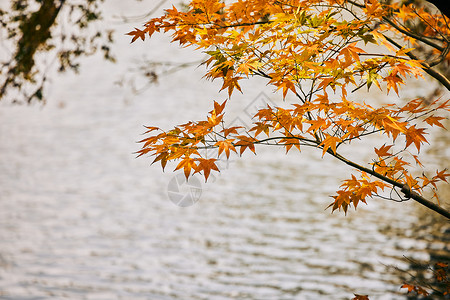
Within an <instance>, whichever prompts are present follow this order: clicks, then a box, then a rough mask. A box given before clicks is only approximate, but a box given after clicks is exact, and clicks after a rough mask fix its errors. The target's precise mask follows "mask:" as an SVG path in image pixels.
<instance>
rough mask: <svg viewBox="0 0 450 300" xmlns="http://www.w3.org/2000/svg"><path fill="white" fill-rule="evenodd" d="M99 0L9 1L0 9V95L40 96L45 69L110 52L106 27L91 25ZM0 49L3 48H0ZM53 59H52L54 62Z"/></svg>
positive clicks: (16, 98)
mask: <svg viewBox="0 0 450 300" xmlns="http://www.w3.org/2000/svg"><path fill="white" fill-rule="evenodd" d="M101 2H103V0H80V1H70V2H69V1H65V0H13V1H11V2H10V7H9V9H8V10H5V9H0V36H1V40H2V44H1V46H2V47H3V48H5V49H4V50H3V52H5V53H7V55H6V57H1V60H0V100H3V99H7V101H11V102H13V103H30V102H32V101H34V100H38V101H45V86H46V80H47V76H48V73H49V71H50V70H51V69H52V68H53V69H55V68H56V69H57V70H58V71H59V72H65V71H67V70H73V71H75V72H77V71H78V69H79V66H80V63H79V61H80V58H82V57H86V56H90V55H92V54H94V53H96V52H98V51H101V52H102V54H103V57H104V58H105V59H106V60H109V61H112V62H114V57H113V56H112V54H111V44H112V42H113V32H112V31H107V32H104V31H100V30H94V29H93V26H92V25H93V24H94V23H96V22H98V21H99V20H101V18H102V17H101V10H100V7H99V4H100V3H101ZM5 50H6V51H5ZM55 63H57V64H58V66H57V67H55V66H54V65H55Z"/></svg>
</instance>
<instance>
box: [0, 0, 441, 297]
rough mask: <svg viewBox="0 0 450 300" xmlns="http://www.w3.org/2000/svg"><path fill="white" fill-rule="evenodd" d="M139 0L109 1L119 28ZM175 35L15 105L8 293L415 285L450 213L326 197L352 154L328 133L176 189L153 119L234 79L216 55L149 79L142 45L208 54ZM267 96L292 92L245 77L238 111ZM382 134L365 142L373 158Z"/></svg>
mask: <svg viewBox="0 0 450 300" xmlns="http://www.w3.org/2000/svg"><path fill="white" fill-rule="evenodd" d="M123 2H124V1H122V2H119V1H116V2H109V4H107V6H106V7H105V13H106V14H107V16H109V17H108V18H107V19H106V20H105V24H109V25H108V26H111V27H114V28H116V30H117V31H118V32H119V33H120V32H127V31H129V29H130V28H132V27H133V26H135V24H120V22H116V21H117V19H115V18H112V17H111V16H113V15H117V14H119V13H123V14H130V15H132V14H141V13H142V11H143V8H142V7H143V6H144V7H145V5H147V7H148V4H145V3H142V2H137V3H135V4H133V6H131V7H128V6H126V5H128V3H123ZM144 10H145V9H144ZM168 42H169V39H168V38H166V37H161V36H159V37H157V38H155V39H154V40H152V41H148V42H145V43H142V42H139V43H135V44H133V45H131V46H130V45H129V39H128V37H125V36H122V35H121V34H118V35H117V42H116V48H115V49H116V56H117V57H118V60H119V63H117V64H115V65H110V64H107V63H104V62H102V60H101V59H100V58H99V57H94V58H90V59H87V60H86V61H85V62H84V65H83V66H84V67H83V69H82V71H81V74H80V75H78V76H75V75H65V76H57V77H55V78H54V79H53V82H52V85H51V89H50V99H49V102H48V104H47V105H45V106H43V107H42V106H40V105H32V106H10V105H7V104H5V103H3V105H2V106H1V107H0V153H1V155H0V170H1V172H0V299H23V300H25V299H26V300H28V299H29V300H31V299H105V300H111V299H350V298H352V297H353V294H354V293H356V294H363V295H364V294H368V295H370V299H406V296H405V291H404V290H403V291H401V290H400V286H401V284H402V283H403V282H404V280H405V278H408V275H407V273H406V272H410V273H413V274H415V273H414V272H416V271H417V268H415V269H414V270H413V269H411V262H410V261H408V260H407V259H405V257H407V258H409V259H413V260H417V261H421V262H429V261H430V260H432V261H435V260H444V259H447V260H448V258H449V252H448V251H449V243H450V226H449V224H448V222H445V221H444V220H442V219H441V218H439V217H436V216H434V215H433V214H432V213H430V212H428V211H426V210H425V209H421V208H420V207H418V206H417V205H415V204H414V203H411V202H408V203H402V204H398V203H394V202H387V201H384V200H379V199H373V200H370V201H369V204H368V205H367V206H362V207H361V208H360V209H358V211H356V212H354V211H351V212H350V213H349V214H348V215H347V216H344V215H343V214H342V213H334V214H330V211H329V210H325V208H326V207H327V205H328V204H329V203H330V202H331V198H330V197H329V195H332V194H333V193H334V191H335V190H336V188H337V187H338V186H339V185H340V183H341V180H343V179H345V178H347V177H346V176H349V174H350V172H351V170H350V169H349V168H347V167H345V166H343V165H342V164H341V163H339V162H337V161H333V160H331V159H330V158H327V157H325V158H323V159H322V158H321V155H320V153H319V152H320V151H317V150H315V149H310V150H308V149H304V150H303V151H302V153H301V154H299V153H295V152H292V153H290V154H289V155H288V156H286V155H285V154H284V152H283V150H282V149H275V148H260V149H258V155H256V156H254V155H244V157H243V158H238V157H232V158H231V160H230V161H229V162H222V164H221V165H222V171H221V173H220V174H214V177H212V178H211V182H208V183H206V184H205V183H204V182H203V180H202V179H201V178H200V181H199V182H200V183H199V186H197V187H196V188H195V189H189V187H187V185H182V186H180V187H179V190H178V194H180V195H184V194H186V193H190V192H193V191H194V192H196V194H195V195H197V196H198V195H199V193H201V196H200V198H199V200H198V202H197V203H195V204H194V205H192V206H190V207H179V206H177V205H174V204H173V203H172V202H171V201H170V197H169V196H170V192H172V193H173V192H175V193H177V191H174V190H173V186H172V187H170V186H169V182H171V180H174V176H177V174H179V173H173V172H172V169H169V167H168V169H167V170H166V171H165V172H164V173H163V172H162V171H161V168H160V167H159V166H158V165H153V166H150V162H151V160H150V159H148V158H147V159H146V158H139V159H135V155H134V154H133V153H134V152H135V151H137V150H138V149H139V145H138V144H137V143H136V141H137V140H139V139H140V138H141V136H140V134H141V133H142V132H143V131H144V128H143V125H157V126H161V127H164V128H169V127H170V126H173V125H175V124H180V123H183V122H186V121H189V120H199V119H201V118H203V117H204V116H205V112H207V111H209V110H210V109H211V100H212V99H214V100H218V101H223V100H224V99H225V98H226V94H225V93H221V94H218V93H217V91H218V89H219V87H220V84H219V83H210V82H205V81H204V80H202V79H201V77H202V72H203V71H204V70H203V69H202V68H201V67H199V68H187V69H184V70H183V71H180V72H175V73H172V74H171V75H170V76H167V77H161V78H159V82H158V83H157V84H153V85H151V86H150V87H149V88H147V89H145V90H143V92H142V93H139V94H133V93H132V89H131V88H130V83H131V82H134V83H135V84H136V85H138V86H139V85H140V86H142V85H143V81H142V80H141V79H140V78H139V77H138V76H137V75H136V72H135V71H134V68H135V67H136V66H137V65H138V64H136V62H139V59H143V58H146V59H148V60H158V61H177V62H183V61H196V60H198V59H200V58H201V55H197V56H195V55H193V54H192V51H191V50H190V49H178V48H177V47H176V46H168ZM118 80H122V82H123V83H124V85H123V86H120V85H118V84H115V83H114V82H115V81H118ZM423 85H424V86H427V85H429V84H427V83H424V84H423ZM421 89H425V90H426V87H422V86H421V85H417V88H416V89H415V92H417V93H420V92H422V90H421ZM261 93H263V94H261ZM267 99H268V100H269V101H272V102H275V103H280V100H279V95H274V94H273V93H272V91H271V90H270V89H269V88H267V87H266V86H265V83H264V82H259V81H255V82H254V83H252V84H250V83H247V84H244V95H236V97H235V98H234V99H233V101H231V103H230V113H229V116H228V117H229V120H235V119H236V120H240V121H241V122H244V123H245V122H248V114H247V113H245V112H244V111H245V110H246V109H247V112H248V111H249V110H251V109H253V108H255V107H257V106H258V105H260V101H261V100H267ZM433 139H434V140H435V141H436V145H437V146H438V150H436V149H430V150H428V151H427V152H426V154H425V155H426V160H428V161H429V162H430V166H432V167H433V166H436V165H441V167H442V164H447V165H448V157H449V151H448V150H447V147H448V141H449V136H448V133H446V132H439V133H436V135H435V136H434V137H433ZM368 146H370V145H367V144H366V145H364V144H363V145H358V146H355V148H353V150H351V151H354V153H353V154H354V157H356V158H357V159H361V160H360V161H364V159H367V154H365V153H368V152H369V151H368V150H367V149H368V148H367V147H368ZM369 149H370V148H369ZM172 167H173V166H172ZM175 186H176V184H175ZM177 188H178V187H177ZM447 190H448V189H447ZM444 191H445V189H444ZM447 195H448V193H447ZM444 198H445V197H444ZM196 200H197V199H196ZM447 204H448V203H447ZM399 270H400V271H399Z"/></svg>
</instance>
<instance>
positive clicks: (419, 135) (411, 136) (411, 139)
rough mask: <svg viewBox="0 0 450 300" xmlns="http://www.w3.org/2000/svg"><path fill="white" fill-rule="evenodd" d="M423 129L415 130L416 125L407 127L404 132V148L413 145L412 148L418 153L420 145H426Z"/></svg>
mask: <svg viewBox="0 0 450 300" xmlns="http://www.w3.org/2000/svg"><path fill="white" fill-rule="evenodd" d="M425 134H426V133H425V128H417V127H416V125H414V126H411V127H409V128H408V129H407V130H406V133H405V136H406V148H408V146H409V145H411V144H412V143H414V146H416V148H417V151H420V146H421V144H422V143H428V141H427V139H426V138H425V136H424V135H425Z"/></svg>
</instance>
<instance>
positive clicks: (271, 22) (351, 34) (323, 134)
mask: <svg viewBox="0 0 450 300" xmlns="http://www.w3.org/2000/svg"><path fill="white" fill-rule="evenodd" d="M415 19H420V20H421V22H422V23H425V24H427V28H426V29H425V30H424V31H423V34H425V35H428V36H430V37H435V36H438V35H445V36H448V35H449V34H450V30H449V27H448V26H444V25H445V24H446V22H447V20H446V19H445V17H444V16H442V15H441V14H431V13H429V12H427V11H426V10H424V9H421V8H415V7H413V6H412V5H402V4H398V3H397V4H391V5H383V4H380V2H378V1H376V0H370V1H365V2H364V3H358V2H357V1H348V0H286V1H278V0H269V1H266V0H264V1H263V0H242V1H236V2H232V3H230V4H228V5H226V4H224V3H223V2H222V1H219V0H213V1H211V0H208V1H207V0H193V1H191V2H190V3H189V6H188V11H179V10H177V9H176V8H175V7H172V8H171V9H168V10H166V13H165V15H163V16H162V17H159V18H153V19H151V20H150V21H148V22H147V23H146V24H145V26H144V29H143V30H140V29H137V28H136V29H135V30H134V31H132V32H130V33H128V34H129V35H131V36H132V37H133V38H132V41H133V42H134V41H135V40H136V39H138V38H141V39H142V40H144V39H145V37H146V36H152V35H153V34H154V33H155V32H160V31H163V32H167V31H170V32H172V37H173V42H176V41H177V42H179V43H180V44H181V45H182V46H194V47H195V48H196V49H203V50H204V51H205V53H207V54H208V55H209V58H208V59H207V60H206V61H205V62H204V64H205V65H206V67H207V71H206V74H205V77H206V78H208V79H211V80H214V79H221V80H222V81H223V85H222V88H221V89H222V90H224V89H226V90H227V91H228V96H229V98H231V96H232V94H233V92H234V91H235V90H239V91H241V92H242V89H241V86H240V85H239V81H241V80H243V79H247V78H250V77H252V76H261V77H264V78H267V82H268V84H269V85H273V86H274V87H275V88H276V90H281V91H282V95H283V98H285V97H287V95H288V94H289V95H292V96H294V97H296V99H297V103H296V104H293V105H292V108H290V109H286V108H281V107H271V106H267V107H266V108H263V109H261V110H259V111H258V112H257V113H256V114H255V116H254V123H253V126H252V127H251V128H250V129H248V130H245V128H242V127H236V126H235V127H230V128H228V127H227V126H226V125H225V124H226V122H225V121H224V108H225V104H226V101H225V102H223V103H221V104H219V103H218V102H215V101H214V109H213V110H212V111H210V112H209V114H208V116H207V118H206V120H202V121H197V122H193V121H191V122H188V123H186V124H182V125H179V126H176V127H174V128H173V129H172V130H169V131H165V130H162V129H160V128H157V127H148V131H147V132H146V133H147V134H148V135H149V136H148V137H147V138H145V139H143V140H142V141H141V142H142V143H143V147H142V149H141V150H140V151H139V152H138V153H139V155H144V154H151V155H154V156H155V160H154V162H158V161H159V162H160V163H161V165H162V167H163V168H164V167H165V166H166V164H167V162H169V161H179V162H178V164H177V165H176V167H175V170H179V169H182V170H183V171H184V174H185V176H186V177H188V176H190V175H191V174H195V173H202V174H203V176H204V177H205V180H207V179H208V177H209V175H210V173H211V171H219V168H218V166H217V164H216V161H217V159H218V158H219V157H220V156H222V155H225V156H226V158H227V159H228V158H229V156H230V153H231V152H236V153H238V152H239V154H242V153H243V152H245V151H246V150H250V151H252V152H255V145H257V144H269V145H281V146H283V147H285V148H286V152H288V151H290V150H291V149H292V148H297V149H298V150H300V149H301V147H303V146H312V147H316V148H319V149H321V151H322V153H323V155H325V154H330V155H332V156H334V157H336V158H338V159H340V160H341V161H343V162H345V163H347V164H350V165H351V166H354V167H355V168H356V169H357V170H359V171H360V174H359V176H358V177H356V176H354V175H352V178H351V179H348V180H346V181H344V183H343V185H342V186H341V188H340V189H339V190H338V191H337V195H336V196H334V202H333V203H332V204H331V205H330V206H331V207H332V210H333V211H334V210H336V209H341V208H342V209H343V210H344V211H345V212H346V211H347V209H348V207H349V206H350V205H353V206H354V207H355V208H356V206H357V205H358V203H359V202H366V199H367V197H371V196H374V195H379V193H380V192H382V191H383V190H385V189H386V188H388V187H390V188H393V190H394V189H395V187H397V188H399V187H404V186H406V187H407V188H408V189H409V190H410V191H415V192H418V193H419V194H422V193H423V192H424V189H425V188H426V187H430V188H431V190H432V191H433V193H434V197H436V198H437V193H436V189H437V183H438V182H439V181H446V177H447V176H449V175H450V174H448V173H446V171H445V170H441V171H436V174H435V175H425V172H422V176H414V175H412V173H411V172H410V171H409V170H408V167H411V165H412V164H413V163H415V164H416V166H419V167H421V168H423V165H422V163H421V162H420V160H419V156H418V155H416V154H413V151H412V149H411V147H412V146H414V147H415V148H416V150H417V153H418V152H419V151H420V149H421V146H422V145H423V144H424V143H428V141H427V139H426V133H427V132H426V130H427V127H429V126H439V127H444V125H443V124H442V123H441V122H442V120H443V119H444V117H442V116H438V115H436V113H438V112H443V111H448V110H449V107H450V106H449V104H448V100H447V101H445V99H437V100H436V101H434V102H433V103H431V104H429V103H425V101H424V100H423V99H420V98H419V99H414V100H412V101H410V102H408V103H406V104H405V105H404V106H401V107H399V106H396V105H392V104H390V105H384V106H381V107H378V108H376V107H372V106H371V105H369V104H367V103H366V102H364V101H355V100H350V99H349V97H348V92H349V91H350V92H351V91H355V90H358V89H360V88H362V87H364V86H367V88H370V87H371V86H372V85H373V84H374V85H375V86H377V87H378V88H379V89H380V90H383V89H385V90H386V91H387V93H389V91H390V90H394V91H395V92H396V93H397V94H398V92H399V88H400V87H401V86H402V85H404V84H405V80H406V79H407V78H408V77H411V76H412V77H415V78H422V77H423V75H422V74H423V68H424V67H425V66H426V63H425V62H423V61H420V60H418V59H414V56H412V55H409V53H410V51H411V50H412V49H413V48H406V47H402V46H399V44H397V43H396V42H394V41H393V38H392V35H391V36H390V35H389V33H391V34H393V35H399V36H400V37H397V40H403V41H404V42H405V43H409V44H410V45H413V46H414V45H415V43H416V41H415V39H414V37H412V36H411V34H409V35H407V34H402V33H404V32H403V31H405V30H407V27H406V25H405V24H406V22H410V23H411V22H413V21H414V20H415ZM360 44H361V45H367V44H373V45H377V46H380V47H384V48H383V49H385V50H379V49H378V50H377V51H376V52H373V53H368V52H366V51H365V50H363V49H362V48H361V46H359V45H360ZM439 49H441V48H439V47H437V48H434V51H435V52H437V53H436V54H437V55H439V54H442V53H440V52H439ZM442 51H444V49H441V52H442ZM445 59H447V60H450V59H449V56H447V57H446V58H445ZM371 134H379V135H380V136H384V138H385V139H384V141H385V143H384V145H381V146H380V147H378V148H375V154H376V159H374V161H373V162H372V163H371V165H370V166H368V167H366V166H362V165H359V164H357V163H355V162H353V161H351V160H350V159H347V158H345V157H343V156H342V155H341V154H340V153H339V152H338V150H339V147H340V146H341V145H343V144H348V143H350V142H351V141H352V140H355V139H362V138H364V137H365V136H368V135H371ZM399 143H404V145H403V147H401V149H400V150H395V151H394V145H397V144H399ZM205 148H218V154H219V157H203V155H202V154H201V152H200V151H199V150H201V149H205ZM397 149H398V147H397ZM407 156H409V157H412V159H413V162H411V161H408V159H406V158H405V157H407Z"/></svg>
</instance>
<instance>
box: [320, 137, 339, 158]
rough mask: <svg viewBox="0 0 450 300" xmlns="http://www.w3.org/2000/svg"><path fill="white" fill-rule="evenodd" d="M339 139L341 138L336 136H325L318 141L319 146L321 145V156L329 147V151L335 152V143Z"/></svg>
mask: <svg viewBox="0 0 450 300" xmlns="http://www.w3.org/2000/svg"><path fill="white" fill-rule="evenodd" d="M340 141H341V138H339V137H337V136H327V137H326V138H325V139H324V140H323V141H322V143H320V146H322V147H323V150H322V156H324V155H325V153H326V152H327V151H328V149H329V148H331V151H333V153H334V154H336V144H337V143H339V142H340Z"/></svg>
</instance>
